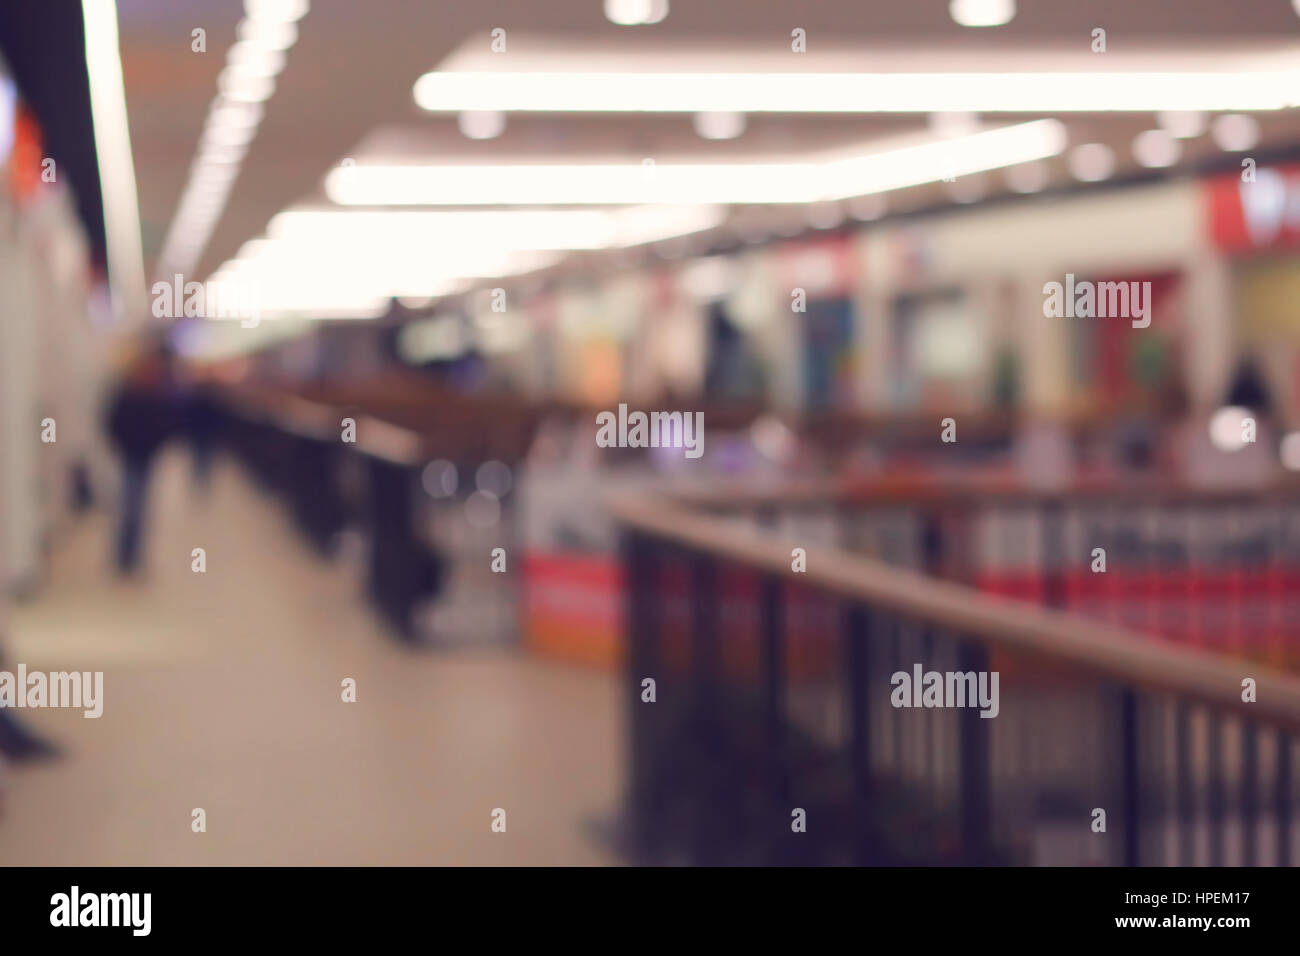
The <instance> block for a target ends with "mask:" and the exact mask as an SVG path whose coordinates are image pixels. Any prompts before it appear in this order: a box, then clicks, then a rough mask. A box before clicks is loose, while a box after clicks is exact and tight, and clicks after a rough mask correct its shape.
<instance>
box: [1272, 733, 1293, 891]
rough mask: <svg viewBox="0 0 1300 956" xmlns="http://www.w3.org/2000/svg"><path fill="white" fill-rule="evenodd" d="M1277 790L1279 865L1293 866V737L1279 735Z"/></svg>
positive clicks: (1275, 793) (1285, 734) (1275, 808)
mask: <svg viewBox="0 0 1300 956" xmlns="http://www.w3.org/2000/svg"><path fill="white" fill-rule="evenodd" d="M1274 784H1275V786H1276V788H1277V789H1276V790H1275V791H1274V794H1273V812H1274V813H1275V814H1276V816H1277V865H1278V866H1290V865H1291V735H1290V734H1289V733H1287V732H1286V731H1278V734H1277V769H1276V780H1275V781H1274Z"/></svg>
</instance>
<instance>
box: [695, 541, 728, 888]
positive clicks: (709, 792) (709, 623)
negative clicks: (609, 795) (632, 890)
mask: <svg viewBox="0 0 1300 956" xmlns="http://www.w3.org/2000/svg"><path fill="white" fill-rule="evenodd" d="M690 575H691V581H690V595H691V683H692V688H691V692H692V697H693V699H692V702H691V708H690V728H691V729H690V739H691V740H692V741H693V742H695V744H697V745H698V746H699V748H700V752H701V753H702V754H703V756H704V759H705V761H706V762H705V763H704V764H702V765H701V766H700V767H699V768H698V772H699V773H701V774H702V775H703V778H704V779H702V780H700V781H697V782H696V783H697V786H696V787H695V788H694V789H695V801H696V802H695V805H694V807H693V813H694V817H695V819H694V821H693V831H694V832H693V833H692V835H691V842H692V844H693V846H692V849H693V852H694V854H695V862H696V863H698V864H702V865H705V866H709V865H713V864H714V863H715V856H716V853H717V851H718V845H719V841H718V829H719V827H718V821H719V814H721V813H723V812H725V811H724V809H723V808H722V806H721V804H722V803H723V800H722V795H721V788H722V787H723V786H725V785H727V784H728V783H730V782H733V781H728V780H727V778H726V774H725V769H724V766H725V763H726V762H727V761H728V760H729V759H730V758H731V755H730V754H727V753H725V752H724V747H725V746H726V742H725V741H724V740H723V738H722V736H721V734H720V727H719V721H718V706H719V701H718V695H719V693H720V691H721V689H722V688H721V660H720V656H719V649H720V643H721V642H720V637H719V634H718V627H719V623H720V621H719V609H718V604H719V598H718V566H717V564H716V562H715V561H714V559H713V558H712V557H710V556H709V555H707V554H703V553H698V554H694V555H692V556H691V559H690Z"/></svg>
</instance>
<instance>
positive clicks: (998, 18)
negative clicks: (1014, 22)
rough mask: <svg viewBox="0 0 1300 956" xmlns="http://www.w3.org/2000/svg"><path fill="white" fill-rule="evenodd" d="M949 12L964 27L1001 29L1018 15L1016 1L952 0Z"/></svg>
mask: <svg viewBox="0 0 1300 956" xmlns="http://www.w3.org/2000/svg"><path fill="white" fill-rule="evenodd" d="M948 12H949V13H950V14H951V15H952V18H953V19H954V20H956V21H957V22H958V23H960V24H961V25H962V26H964V27H1000V26H1002V24H1004V23H1010V22H1011V18H1012V17H1014V16H1015V15H1016V0H952V2H951V3H949V4H948Z"/></svg>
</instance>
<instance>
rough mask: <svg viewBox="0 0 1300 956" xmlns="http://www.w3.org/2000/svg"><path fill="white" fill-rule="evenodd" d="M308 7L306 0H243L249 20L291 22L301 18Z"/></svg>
mask: <svg viewBox="0 0 1300 956" xmlns="http://www.w3.org/2000/svg"><path fill="white" fill-rule="evenodd" d="M309 7H310V4H309V3H308V2H307V0H244V12H246V13H247V14H248V18H249V19H250V20H270V21H272V22H274V23H293V22H294V21H295V20H301V19H302V17H303V14H305V13H306V12H307V10H308V8H309Z"/></svg>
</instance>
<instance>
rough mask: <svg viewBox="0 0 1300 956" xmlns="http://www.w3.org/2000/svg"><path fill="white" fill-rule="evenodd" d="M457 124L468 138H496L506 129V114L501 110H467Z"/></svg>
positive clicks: (457, 119)
mask: <svg viewBox="0 0 1300 956" xmlns="http://www.w3.org/2000/svg"><path fill="white" fill-rule="evenodd" d="M456 126H457V127H458V128H459V129H460V132H461V135H462V136H464V137H465V138H466V139H496V138H497V137H498V136H500V135H501V134H502V133H504V132H505V129H506V114H505V113H502V112H500V111H499V110H465V111H464V112H462V113H460V114H459V115H458V116H457V117H456Z"/></svg>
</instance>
